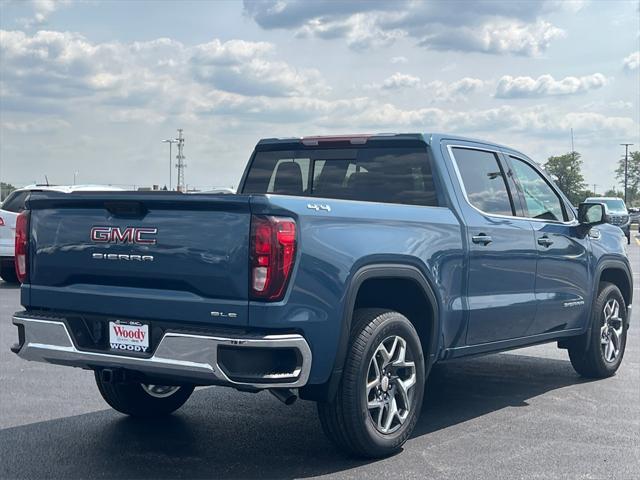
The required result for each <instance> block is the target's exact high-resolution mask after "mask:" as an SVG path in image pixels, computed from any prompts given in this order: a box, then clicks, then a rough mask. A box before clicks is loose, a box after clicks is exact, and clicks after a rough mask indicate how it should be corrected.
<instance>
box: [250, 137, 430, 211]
mask: <svg viewBox="0 0 640 480" xmlns="http://www.w3.org/2000/svg"><path fill="white" fill-rule="evenodd" d="M243 193H255V194H266V193H273V194H280V195H294V196H305V197H321V198H336V199H346V200H358V201H365V202H380V203H401V204H408V205H423V206H438V198H437V194H436V189H435V185H434V181H433V175H432V169H431V163H430V158H429V156H428V155H427V150H426V146H422V147H357V148H300V149H290V150H276V151H267V152H263V151H258V152H256V154H255V157H254V159H253V162H252V164H251V167H250V170H249V173H248V175H247V179H246V181H245V185H244V189H243Z"/></svg>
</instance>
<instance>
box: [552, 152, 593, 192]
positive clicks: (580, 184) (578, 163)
mask: <svg viewBox="0 0 640 480" xmlns="http://www.w3.org/2000/svg"><path fill="white" fill-rule="evenodd" d="M545 169H546V170H547V172H549V173H550V174H551V175H552V176H553V177H554V178H555V180H556V184H557V185H558V188H560V190H562V191H563V192H564V194H565V195H566V196H567V198H568V199H569V200H570V201H571V203H573V204H574V205H577V204H578V203H580V202H581V201H582V200H583V198H584V197H583V196H582V192H583V191H584V190H585V187H586V185H585V183H584V177H583V176H582V171H581V169H582V160H580V154H579V153H578V152H569V153H565V154H564V155H559V156H557V157H553V156H552V157H549V158H548V159H547V163H546V164H545Z"/></svg>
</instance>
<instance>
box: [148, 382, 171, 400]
mask: <svg viewBox="0 0 640 480" xmlns="http://www.w3.org/2000/svg"><path fill="white" fill-rule="evenodd" d="M140 385H141V386H142V389H143V390H144V391H145V392H147V393H148V394H149V395H151V396H152V397H155V398H167V397H170V396H171V395H173V394H174V393H176V392H177V391H178V390H180V387H175V386H171V385H150V384H146V383H141V384H140Z"/></svg>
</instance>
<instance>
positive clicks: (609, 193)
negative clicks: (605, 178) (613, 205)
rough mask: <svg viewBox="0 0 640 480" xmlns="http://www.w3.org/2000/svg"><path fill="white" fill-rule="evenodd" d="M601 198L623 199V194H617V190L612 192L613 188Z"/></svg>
mask: <svg viewBox="0 0 640 480" xmlns="http://www.w3.org/2000/svg"><path fill="white" fill-rule="evenodd" d="M603 197H618V198H623V197H624V193H623V192H619V191H618V190H614V189H613V188H610V189H609V190H607V191H606V192H604V195H603Z"/></svg>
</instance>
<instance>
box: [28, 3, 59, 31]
mask: <svg viewBox="0 0 640 480" xmlns="http://www.w3.org/2000/svg"><path fill="white" fill-rule="evenodd" d="M29 3H30V4H31V7H32V9H33V17H32V18H23V19H21V23H22V24H23V25H24V27H25V28H31V27H35V26H39V25H43V24H45V23H46V22H47V20H48V18H49V17H50V16H51V14H52V13H53V12H55V11H56V10H57V9H59V8H61V7H64V6H68V5H70V4H71V0H30V1H29Z"/></svg>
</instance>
